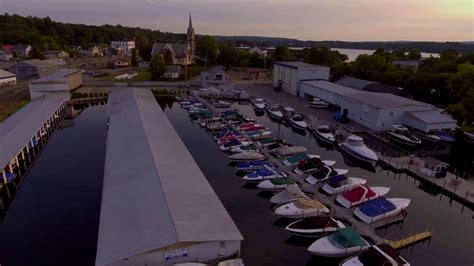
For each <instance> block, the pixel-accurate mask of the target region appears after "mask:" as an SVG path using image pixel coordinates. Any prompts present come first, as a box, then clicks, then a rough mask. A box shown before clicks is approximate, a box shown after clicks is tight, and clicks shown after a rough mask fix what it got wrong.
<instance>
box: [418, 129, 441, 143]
mask: <svg viewBox="0 0 474 266" xmlns="http://www.w3.org/2000/svg"><path fill="white" fill-rule="evenodd" d="M414 134H415V135H416V136H417V137H418V138H420V139H422V140H424V141H428V142H431V143H437V142H440V141H441V138H440V137H439V136H438V135H436V134H433V133H430V132H422V131H415V132H414Z"/></svg>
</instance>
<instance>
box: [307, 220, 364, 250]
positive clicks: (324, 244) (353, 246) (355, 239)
mask: <svg viewBox="0 0 474 266" xmlns="http://www.w3.org/2000/svg"><path fill="white" fill-rule="evenodd" d="M369 248H370V244H369V242H367V240H365V239H364V238H362V237H361V236H360V235H359V234H358V233H357V232H356V231H354V229H352V228H350V227H346V228H341V229H338V230H337V232H335V233H333V234H330V235H329V236H326V237H323V238H320V239H318V240H316V241H314V242H313V244H311V246H309V248H308V251H309V252H310V253H311V254H313V255H317V256H322V257H345V256H350V255H354V254H358V253H361V252H363V251H365V250H367V249H369Z"/></svg>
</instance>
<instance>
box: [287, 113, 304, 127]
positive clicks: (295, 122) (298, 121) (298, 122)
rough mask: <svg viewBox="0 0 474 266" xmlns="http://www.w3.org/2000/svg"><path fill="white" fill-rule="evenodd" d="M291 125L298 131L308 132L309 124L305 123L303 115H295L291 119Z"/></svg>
mask: <svg viewBox="0 0 474 266" xmlns="http://www.w3.org/2000/svg"><path fill="white" fill-rule="evenodd" d="M290 125H291V126H292V127H293V128H295V129H298V130H306V128H307V127H308V124H306V122H305V121H304V115H302V114H294V115H293V116H292V117H291V118H290Z"/></svg>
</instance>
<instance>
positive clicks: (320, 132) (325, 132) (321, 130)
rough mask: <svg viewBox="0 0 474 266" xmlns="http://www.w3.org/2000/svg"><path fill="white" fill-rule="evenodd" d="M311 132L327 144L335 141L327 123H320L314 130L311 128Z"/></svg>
mask: <svg viewBox="0 0 474 266" xmlns="http://www.w3.org/2000/svg"><path fill="white" fill-rule="evenodd" d="M313 134H314V135H315V136H316V137H317V138H318V139H319V140H321V141H322V142H325V143H327V144H333V143H334V141H336V138H335V137H334V134H333V133H332V131H331V129H330V128H329V126H328V125H325V124H324V125H320V126H318V127H317V128H316V129H315V130H313Z"/></svg>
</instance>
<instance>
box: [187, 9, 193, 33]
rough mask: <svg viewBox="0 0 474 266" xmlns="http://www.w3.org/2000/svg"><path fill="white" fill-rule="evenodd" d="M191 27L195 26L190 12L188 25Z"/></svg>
mask: <svg viewBox="0 0 474 266" xmlns="http://www.w3.org/2000/svg"><path fill="white" fill-rule="evenodd" d="M188 28H189V29H192V28H193V21H192V19H191V13H189V26H188Z"/></svg>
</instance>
